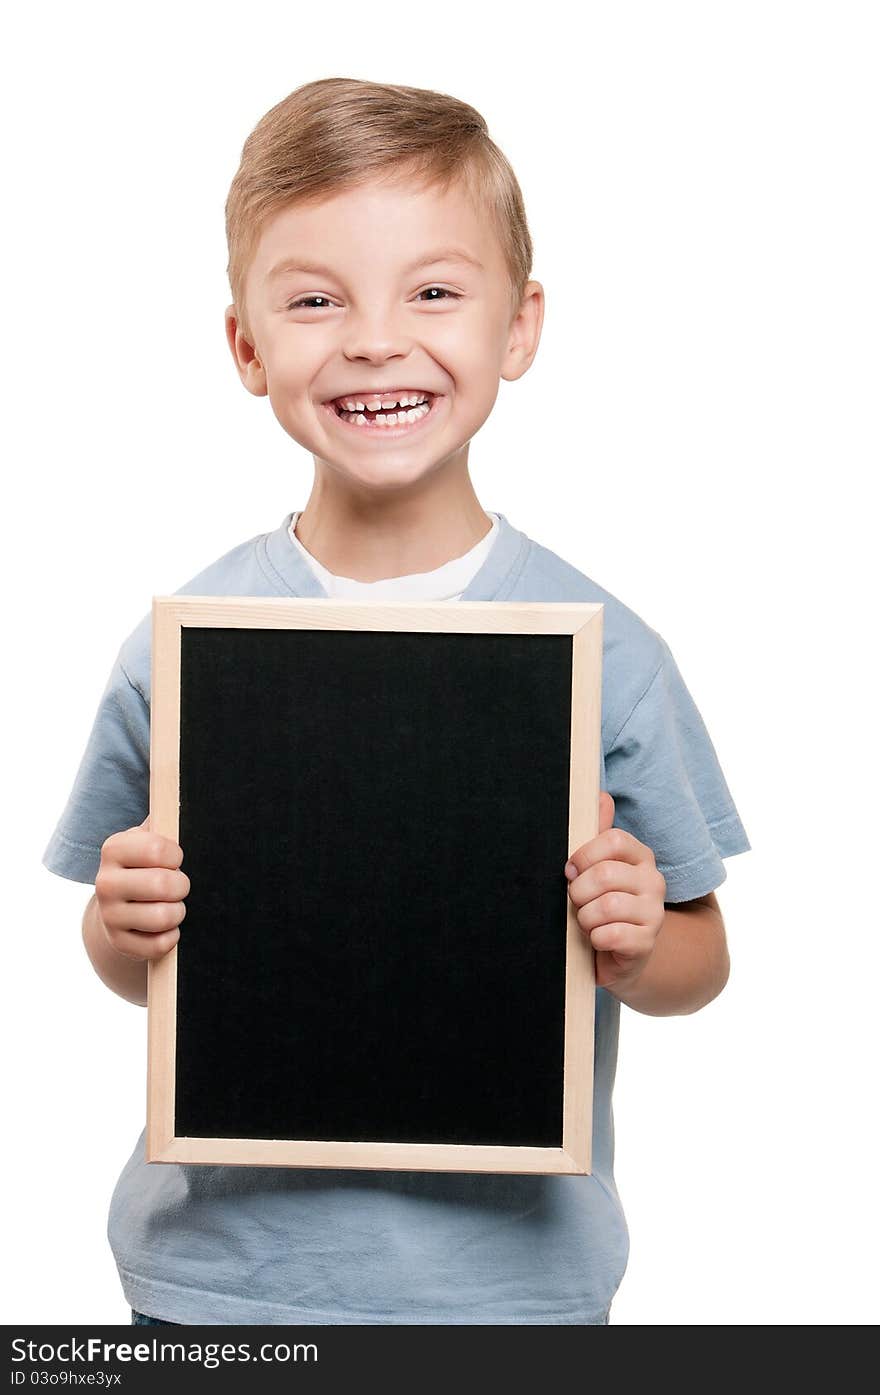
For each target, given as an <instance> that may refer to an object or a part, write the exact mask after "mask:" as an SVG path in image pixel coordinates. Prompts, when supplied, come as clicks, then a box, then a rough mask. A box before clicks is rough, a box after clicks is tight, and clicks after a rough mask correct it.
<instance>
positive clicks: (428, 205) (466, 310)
mask: <svg viewBox="0 0 880 1395" xmlns="http://www.w3.org/2000/svg"><path fill="white" fill-rule="evenodd" d="M451 251H457V252H458V253H463V254H465V255H466V256H467V257H470V258H472V259H473V263H476V264H472V263H471V262H468V261H465V260H456V259H454V258H453V257H452V256H450V255H449V253H450V252H451ZM416 263H423V264H422V265H416ZM279 268H281V269H279ZM245 293H246V296H247V306H248V312H249V316H250V322H251V330H252V334H253V341H254V342H253V343H252V344H250V343H248V342H247V341H246V340H245V339H244V337H243V335H242V334H241V332H240V330H239V328H238V325H237V321H236V317H235V310H234V307H233V306H230V307H229V308H228V310H227V311H226V327H227V337H228V339H229V344H230V347H231V349H232V352H233V355H234V357H235V360H236V365H237V367H238V371H239V373H240V375H241V378H242V381H243V382H244V384H245V386H246V387H247V388H248V389H249V391H251V392H253V393H254V394H255V395H257V396H263V395H266V394H268V396H269V399H270V401H271V404H272V409H273V411H274V413H275V415H276V417H277V418H278V420H279V422H280V423H281V425H282V426H283V427H284V429H285V431H287V432H288V434H289V435H290V436H292V437H293V439H294V440H296V441H298V442H299V443H300V444H301V445H302V446H304V447H305V448H306V449H307V450H309V451H310V452H311V453H312V455H313V456H314V457H315V461H316V465H318V464H319V463H323V464H324V466H325V467H326V468H327V469H329V470H331V471H332V472H334V474H335V475H336V476H337V477H339V479H340V482H341V481H342V480H343V479H344V480H345V481H346V482H347V483H348V484H349V486H354V487H357V486H360V487H361V488H367V489H369V488H376V487H382V486H386V487H395V486H396V487H400V486H401V485H404V486H405V485H411V484H413V483H414V482H415V481H416V480H418V479H419V478H421V477H423V476H425V475H426V474H427V473H429V472H430V471H432V470H434V469H436V468H438V467H439V466H440V465H442V464H445V463H446V462H448V461H449V460H450V459H451V458H453V457H456V456H458V457H459V459H463V460H464V461H466V459H467V445H468V442H469V441H470V438H471V437H472V436H473V435H474V434H475V433H476V432H477V431H478V430H479V428H480V427H481V426H482V424H483V422H484V421H485V420H486V418H487V417H488V415H489V413H490V411H491V409H492V406H493V404H494V402H495V398H496V397H497V395H498V386H499V380H500V379H501V378H505V379H508V380H512V379H515V378H518V377H520V376H521V374H523V373H524V372H525V371H526V369H527V368H528V367H529V364H530V363H531V361H532V359H533V358H534V355H535V352H536V350H537V347H538V339H539V337H540V332H541V323H542V320H543V304H544V302H543V291H542V288H541V286H540V285H539V284H538V282H536V281H530V282H529V283H528V286H527V288H526V294H525V297H524V299H523V304H522V306H521V307H520V309H519V311H518V312H517V313H516V314H515V315H514V316H513V318H511V310H510V284H509V280H508V275H507V270H506V266H505V263H504V261H503V257H502V252H501V248H500V245H499V243H498V240H497V237H496V236H495V234H494V231H493V229H492V227H491V226H490V223H489V220H488V219H487V218H486V217H481V216H480V214H479V212H478V211H477V210H476V209H475V208H474V207H473V206H472V204H471V202H470V200H469V198H468V197H467V195H466V193H465V191H464V190H463V189H460V188H458V187H453V188H451V189H450V190H449V191H448V192H447V193H445V194H441V193H440V192H437V191H433V190H431V191H421V190H418V189H416V188H414V187H413V186H412V185H409V186H408V185H407V182H406V180H405V179H403V180H402V179H401V178H400V176H398V177H397V178H394V177H389V178H388V179H383V180H376V181H371V182H370V183H369V184H368V185H367V186H365V187H364V188H360V189H355V190H348V191H346V192H344V193H340V194H337V195H334V196H333V197H332V198H329V199H325V200H323V201H322V202H320V203H317V204H312V205H300V206H296V207H292V208H288V209H283V210H282V211H281V212H279V213H278V214H276V215H275V217H274V218H273V219H272V220H271V221H270V222H269V223H268V224H267V226H266V227H265V229H264V231H263V234H262V237H261V239H260V242H259V245H258V247H257V250H256V254H255V257H254V260H253V263H252V265H251V267H250V269H249V272H248V277H247V282H246V292H245ZM386 389H390V390H391V395H392V396H393V395H395V394H397V393H400V394H406V395H409V394H413V395H417V396H421V395H423V394H425V393H427V394H429V395H430V396H429V403H430V411H429V412H428V413H427V414H425V413H424V409H422V410H421V411H419V410H417V411H416V420H415V421H414V422H412V423H409V422H400V421H398V424H397V425H395V426H388V425H381V424H379V423H375V424H374V423H372V421H370V420H368V424H367V425H363V424H355V423H354V422H353V421H352V422H349V421H348V420H346V419H344V418H343V417H341V416H340V415H338V411H337V406H334V405H332V404H333V402H334V401H335V400H336V399H338V398H340V397H351V398H352V399H355V400H357V401H359V402H362V403H365V404H367V406H369V405H370V404H371V402H373V401H375V403H376V404H379V403H380V398H379V397H377V396H376V394H377V393H385V390H386ZM385 396H386V400H387V396H388V394H387V393H385ZM352 405H353V403H350V404H349V406H352ZM379 409H380V410H381V405H380V408H379ZM396 410H397V409H395V408H388V409H387V412H386V414H390V413H394V412H396ZM399 410H401V411H409V412H412V410H413V409H412V407H409V408H407V407H403V408H400V409H399ZM355 415H357V410H355V411H354V412H353V413H352V416H353V417H354V416H355ZM365 415H367V416H368V419H369V417H370V414H369V413H365Z"/></svg>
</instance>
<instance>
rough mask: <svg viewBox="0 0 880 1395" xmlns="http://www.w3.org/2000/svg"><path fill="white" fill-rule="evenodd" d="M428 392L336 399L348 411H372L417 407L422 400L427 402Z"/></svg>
mask: <svg viewBox="0 0 880 1395" xmlns="http://www.w3.org/2000/svg"><path fill="white" fill-rule="evenodd" d="M427 400H428V393H425V392H410V393H405V394H404V396H403V397H387V396H386V397H379V396H374V397H365V398H363V399H362V398H360V397H337V399H336V401H337V403H338V404H339V406H340V407H344V408H345V410H346V411H347V412H362V411H364V409H365V408H368V409H369V410H370V411H371V412H378V411H379V409H380V408H381V409H382V410H383V411H386V410H389V409H390V408H392V407H417V406H418V405H419V404H420V403H422V402H427Z"/></svg>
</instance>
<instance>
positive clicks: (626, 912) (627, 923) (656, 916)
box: [566, 790, 666, 988]
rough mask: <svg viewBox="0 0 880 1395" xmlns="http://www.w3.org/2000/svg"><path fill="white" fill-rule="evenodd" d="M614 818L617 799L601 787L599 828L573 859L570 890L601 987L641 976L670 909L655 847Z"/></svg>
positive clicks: (623, 983) (624, 983) (626, 983)
mask: <svg viewBox="0 0 880 1395" xmlns="http://www.w3.org/2000/svg"><path fill="white" fill-rule="evenodd" d="M613 823H614V800H613V799H612V797H611V795H610V794H608V792H607V791H606V790H601V791H600V793H599V832H598V834H597V835H596V837H595V838H591V839H590V841H589V842H588V843H582V844H581V846H580V847H579V848H578V849H577V851H576V852H573V853H572V855H571V857H570V858H569V866H570V864H572V863H573V864H574V867H575V869H576V873H575V876H574V878H573V880H571V881H570V882H569V886H568V894H569V896H570V897H571V899H572V902H573V903H574V905H575V906H577V908H578V912H577V921H578V924H579V925H580V927H581V929H582V930H585V931H586V932H587V933H588V934H589V936H590V941H591V943H592V946H593V948H594V950H595V951H596V983H597V984H598V985H599V987H600V988H608V987H611V986H612V985H613V986H614V987H615V988H623V987H628V986H629V985H630V984H632V983H634V982H635V981H636V979H637V978H638V977H639V975H640V974H641V973H642V971H643V969H644V968H645V965H646V964H647V962H648V960H649V959H650V957H651V954H652V953H653V950H654V942H655V941H656V939H657V936H658V934H659V932H660V927H661V925H662V924H663V920H664V917H665V914H666V911H665V906H664V897H665V896H666V880H665V878H664V876H663V874H662V872H658V871H657V867H656V865H655V862H654V854H653V852H652V851H651V849H650V848H649V847H646V845H645V844H644V843H640V842H639V840H638V839H637V838H634V837H633V836H632V834H631V833H627V832H626V831H625V830H624V829H622V828H613V827H612V824H613ZM566 875H568V869H567V870H566Z"/></svg>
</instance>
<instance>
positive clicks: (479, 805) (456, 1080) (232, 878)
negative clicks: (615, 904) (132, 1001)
mask: <svg viewBox="0 0 880 1395" xmlns="http://www.w3.org/2000/svg"><path fill="white" fill-rule="evenodd" d="M601 625H602V607H601V606H598V605H579V604H549V603H534V604H527V603H507V604H505V603H497V602H496V603H483V602H458V603H449V602H445V603H428V604H425V603H421V602H418V603H417V602H394V603H386V604H364V603H351V602H339V601H332V600H323V599H316V598H307V599H296V598H294V599H290V600H288V599H284V598H277V599H275V598H271V599H265V600H264V599H260V598H253V597H228V596H222V597H221V596H217V597H213V596H200V597H192V596H171V597H154V599H153V671H152V720H151V788H150V826H151V828H153V829H156V830H158V831H159V832H162V833H165V834H166V835H167V836H169V837H173V838H175V839H176V840H177V841H178V842H179V843H180V845H181V847H182V849H183V854H184V859H183V870H184V871H185V872H186V873H187V875H188V877H189V879H190V883H191V889H190V892H189V895H188V896H187V898H186V915H185V917H184V920H183V922H182V925H181V936H180V939H179V941H178V944H177V945H176V947H175V948H174V949H173V950H172V951H171V952H170V954H168V955H166V956H165V957H164V958H163V959H162V960H160V961H159V962H158V963H156V964H150V969H149V989H148V993H149V1004H148V1022H149V1050H148V1126H147V1160H148V1161H150V1162H181V1161H185V1162H196V1163H197V1162H204V1163H212V1164H217V1163H227V1164H231V1165H265V1164H267V1163H268V1164H273V1165H289V1166H312V1167H383V1168H406V1169H430V1170H461V1171H486V1170H491V1171H523V1172H538V1171H539V1172H587V1171H589V1166H590V1159H589V1144H590V1138H589V1133H590V1121H591V1113H592V1091H591V1083H592V1032H593V995H594V989H595V981H594V977H593V964H592V951H591V950H590V948H589V942H588V939H587V937H586V936H585V935H583V933H582V932H581V931H580V929H579V927H578V926H577V923H576V920H575V917H574V911H573V908H572V906H571V902H570V899H569V897H568V894H567V887H568V884H567V882H566V880H565V876H564V872H563V867H564V864H565V861H566V858H567V856H568V854H569V852H570V851H571V850H573V849H574V848H575V847H577V846H578V845H579V844H580V843H582V842H584V841H585V840H586V839H587V838H589V837H591V836H593V834H594V833H595V831H596V818H597V807H598V742H599V719H600V694H601Z"/></svg>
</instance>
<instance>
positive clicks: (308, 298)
mask: <svg viewBox="0 0 880 1395" xmlns="http://www.w3.org/2000/svg"><path fill="white" fill-rule="evenodd" d="M431 291H439V292H440V295H441V296H448V297H449V298H450V299H451V300H461V296H460V295H459V294H458V292H457V291H448V290H447V289H446V287H445V286H426V287H425V289H424V290H423V291H419V295H420V296H423V295H428V294H429V292H431ZM436 299H437V298H435V297H433V296H432V297H431V299H430V300H429V301H428V302H427V303H428V304H429V305H431V304H434V303H435V300H436ZM318 300H322V301H323V302H324V306H326V305H328V304H329V303H330V302H329V301H328V299H327V296H325V295H304V296H302V297H301V298H300V299H299V300H292V301H291V302H290V304H289V305H288V306H287V309H288V310H299V309H301V308H303V307H305V308H307V309H310V310H311V309H314V308H315V301H318ZM323 308H324V307H323V306H320V305H319V306H317V309H319V310H320V309H323Z"/></svg>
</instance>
